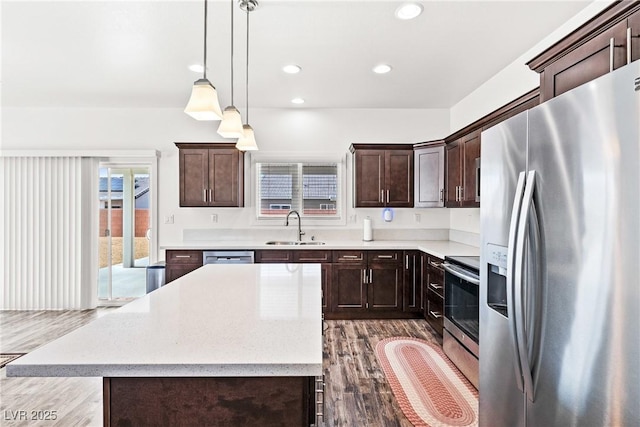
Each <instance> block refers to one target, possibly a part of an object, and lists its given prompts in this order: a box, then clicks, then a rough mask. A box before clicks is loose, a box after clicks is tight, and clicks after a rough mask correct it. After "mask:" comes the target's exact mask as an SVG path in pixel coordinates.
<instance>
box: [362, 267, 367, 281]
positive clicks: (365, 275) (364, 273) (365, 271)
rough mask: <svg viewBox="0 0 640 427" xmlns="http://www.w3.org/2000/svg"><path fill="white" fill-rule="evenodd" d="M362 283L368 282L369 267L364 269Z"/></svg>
mask: <svg viewBox="0 0 640 427" xmlns="http://www.w3.org/2000/svg"><path fill="white" fill-rule="evenodd" d="M362 283H367V269H366V268H363V269H362Z"/></svg>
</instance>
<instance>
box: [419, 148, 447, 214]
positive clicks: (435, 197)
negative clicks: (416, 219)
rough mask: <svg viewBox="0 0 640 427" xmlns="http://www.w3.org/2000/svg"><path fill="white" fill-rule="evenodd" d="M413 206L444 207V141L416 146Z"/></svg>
mask: <svg viewBox="0 0 640 427" xmlns="http://www.w3.org/2000/svg"><path fill="white" fill-rule="evenodd" d="M413 147H414V152H413V158H414V173H415V177H414V185H413V206H414V207H416V208H441V207H444V170H445V161H444V141H432V142H422V143H418V144H415V145H414V146H413Z"/></svg>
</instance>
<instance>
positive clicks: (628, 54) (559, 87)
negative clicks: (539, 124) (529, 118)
mask: <svg viewBox="0 0 640 427" xmlns="http://www.w3.org/2000/svg"><path fill="white" fill-rule="evenodd" d="M637 59H640V2H638V1H621V2H614V3H612V4H611V6H609V7H607V8H606V9H604V10H603V11H602V12H601V13H600V14H598V15H597V16H595V17H594V18H593V19H591V20H590V21H588V22H586V23H585V24H584V25H582V26H581V27H580V28H578V29H576V30H575V31H574V32H573V33H571V34H569V35H568V36H566V37H565V38H564V39H562V40H560V41H559V42H558V43H556V44H554V45H553V46H552V47H550V48H549V49H547V50H546V51H544V52H542V53H541V54H540V55H538V56H536V57H535V58H533V59H532V60H531V61H529V62H528V63H527V65H529V68H531V69H532V70H534V71H536V72H538V73H540V96H541V101H542V102H544V101H547V100H549V99H551V98H553V97H555V96H558V95H560V94H562V93H564V92H567V91H569V90H571V89H573V88H575V87H577V86H580V85H582V84H584V83H587V82H589V81H591V80H594V79H596V78H598V77H600V76H602V75H604V74H607V73H608V72H610V71H612V70H615V69H617V68H620V67H622V66H624V65H626V64H627V63H628V62H631V61H635V60H637Z"/></svg>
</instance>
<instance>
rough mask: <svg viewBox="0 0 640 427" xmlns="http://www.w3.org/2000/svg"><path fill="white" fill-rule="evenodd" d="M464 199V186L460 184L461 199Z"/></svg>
mask: <svg viewBox="0 0 640 427" xmlns="http://www.w3.org/2000/svg"><path fill="white" fill-rule="evenodd" d="M463 200H464V186H462V185H461V186H460V201H461V202H462V201H463Z"/></svg>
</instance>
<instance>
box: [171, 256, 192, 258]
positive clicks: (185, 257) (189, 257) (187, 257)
mask: <svg viewBox="0 0 640 427" xmlns="http://www.w3.org/2000/svg"><path fill="white" fill-rule="evenodd" d="M175 258H191V255H176V256H175Z"/></svg>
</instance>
